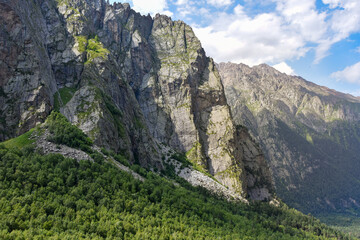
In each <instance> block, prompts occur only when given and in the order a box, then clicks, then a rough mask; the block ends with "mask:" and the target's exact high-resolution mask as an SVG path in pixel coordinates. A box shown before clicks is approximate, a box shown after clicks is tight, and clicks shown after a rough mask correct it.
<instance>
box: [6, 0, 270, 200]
mask: <svg viewBox="0 0 360 240" xmlns="http://www.w3.org/2000/svg"><path fill="white" fill-rule="evenodd" d="M0 3H1V9H2V10H1V11H0V17H1V19H3V20H4V22H5V23H6V24H5V25H4V26H1V27H0V31H1V33H3V34H2V35H1V37H2V38H3V40H4V41H0V42H5V43H6V46H8V45H9V46H10V45H11V46H12V47H11V48H8V47H6V46H1V45H0V50H1V51H0V59H1V60H2V62H0V64H2V65H1V69H10V70H7V71H5V73H3V74H2V75H1V79H0V81H1V82H0V83H1V84H0V87H1V90H3V91H0V102H2V103H3V102H5V103H6V102H7V101H10V102H11V103H10V102H9V103H6V104H4V105H2V106H3V107H2V108H1V109H0V110H1V112H0V116H2V117H3V118H4V119H5V120H6V121H1V122H4V123H2V125H3V127H2V130H3V133H2V135H1V136H0V139H2V140H4V139H7V138H8V137H11V136H14V135H15V134H14V132H15V131H14V132H13V133H11V134H10V133H8V132H5V131H4V130H5V129H7V128H8V126H9V127H11V128H12V129H14V130H16V131H17V132H19V133H20V132H23V131H26V130H29V129H30V128H31V127H33V126H35V125H36V124H37V123H39V122H42V121H43V120H44V118H45V117H46V116H47V115H48V113H49V111H50V110H52V109H53V108H54V106H55V104H56V106H57V107H59V108H60V111H61V112H62V113H63V114H64V115H65V116H66V117H67V118H68V119H69V120H70V121H71V122H72V123H74V124H76V125H77V126H78V127H79V128H80V129H82V130H83V131H84V132H86V133H87V134H88V135H89V136H90V137H91V138H92V139H93V140H94V142H95V143H96V144H97V145H99V146H102V147H106V148H111V149H113V150H115V151H117V152H121V153H123V154H124V155H125V156H126V157H128V158H129V159H130V161H131V162H139V163H140V164H142V165H143V166H147V167H156V168H158V169H161V168H162V163H161V160H160V159H161V156H160V151H159V148H158V146H157V144H156V141H159V142H162V143H164V144H166V145H169V146H170V147H172V148H173V149H176V150H177V151H180V152H183V153H186V154H187V156H188V158H189V159H190V160H191V161H192V162H193V163H195V164H197V165H199V166H200V167H201V168H203V169H204V171H207V172H209V173H210V174H211V175H213V176H214V177H215V178H216V179H217V180H218V181H219V182H220V183H222V184H223V185H225V186H227V187H229V189H230V190H231V191H233V192H235V193H237V194H240V195H242V196H246V195H248V193H249V195H250V196H252V194H250V192H251V191H252V189H253V188H254V187H255V188H257V187H258V184H257V183H258V182H259V180H260V179H262V180H264V179H266V183H264V184H262V185H261V188H267V189H268V190H269V192H270V193H271V192H272V187H271V181H270V180H269V179H270V177H268V174H267V173H266V177H264V178H263V177H261V176H258V174H262V173H263V172H265V170H259V171H255V170H254V169H256V170H257V169H263V165H262V164H263V158H262V157H259V156H261V153H260V150H259V149H257V152H254V151H248V148H249V144H247V145H246V144H245V143H247V142H249V141H250V140H249V141H248V140H247V139H248V138H249V136H246V135H244V134H241V133H239V132H238V131H237V129H236V127H235V125H234V124H233V119H232V116H231V114H230V108H229V106H228V105H227V101H226V98H225V94H224V89H223V85H222V83H221V80H220V75H219V73H218V71H217V69H216V67H215V65H214V62H213V60H212V59H211V58H208V57H207V56H206V55H205V52H204V50H203V49H202V47H201V43H200V41H199V40H198V39H197V38H196V36H195V34H194V33H193V31H192V29H191V28H190V27H189V26H188V25H186V24H185V23H184V22H182V21H172V20H171V18H169V17H167V16H164V15H156V16H155V17H154V18H151V17H150V16H142V15H140V14H139V13H136V12H135V11H133V10H131V8H130V7H129V5H128V4H120V3H114V4H113V5H109V4H107V3H106V2H105V1H104V0H66V1H65V0H57V1H55V0H49V1H43V0H34V1H32V2H31V3H30V2H29V1H25V0H18V1H8V0H1V1H0ZM30 4H31V5H32V6H30ZM30 16H31V17H30ZM24 46H25V47H24ZM7 49H13V50H12V51H13V52H11V54H8V52H7V51H8V50H7ZM9 56H10V57H9ZM24 82H26V84H23V83H24ZM71 89H72V90H71ZM64 92H65V93H64ZM64 95H66V96H64ZM69 95H70V96H69ZM1 122H0V123H1ZM5 122H6V124H5ZM0 130H1V128H0ZM242 137H245V139H242ZM244 144H245V145H244ZM253 154H255V155H253ZM248 162H251V164H248ZM245 163H246V164H247V165H249V166H250V165H251V167H247V166H246V165H245ZM253 170H254V171H253ZM248 171H252V172H251V173H250V172H248ZM247 176H251V177H252V180H251V182H249V183H250V184H248V183H247ZM260 195H261V196H262V197H263V198H264V199H265V198H269V196H270V195H266V194H260ZM257 198H258V199H260V198H261V197H257Z"/></svg>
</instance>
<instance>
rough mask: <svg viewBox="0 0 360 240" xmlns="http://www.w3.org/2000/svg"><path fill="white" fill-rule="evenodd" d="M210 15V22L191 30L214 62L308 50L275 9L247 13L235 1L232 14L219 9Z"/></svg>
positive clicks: (272, 58)
mask: <svg viewBox="0 0 360 240" xmlns="http://www.w3.org/2000/svg"><path fill="white" fill-rule="evenodd" d="M214 18H215V20H214V21H213V22H212V23H211V24H210V26H208V27H205V28H194V31H195V33H196V35H197V36H198V37H199V38H200V40H201V42H202V44H203V46H204V49H205V50H206V52H207V54H208V55H210V56H212V57H214V58H215V61H217V62H222V61H224V62H227V61H232V62H237V63H239V62H243V63H245V64H248V65H256V64H260V63H264V62H266V63H278V62H282V61H285V60H286V59H292V58H298V57H300V56H304V55H305V53H306V51H307V50H308V49H307V48H306V47H305V41H304V38H303V37H302V36H301V35H300V34H299V33H298V31H296V30H294V29H292V28H291V27H289V26H286V25H284V20H283V18H282V17H281V16H278V15H277V14H275V13H263V14H259V15H256V16H255V17H249V16H247V15H246V13H245V12H244V9H243V7H242V6H241V5H238V6H237V7H235V8H234V13H233V14H226V13H220V14H219V15H218V16H216V15H215V16H214Z"/></svg>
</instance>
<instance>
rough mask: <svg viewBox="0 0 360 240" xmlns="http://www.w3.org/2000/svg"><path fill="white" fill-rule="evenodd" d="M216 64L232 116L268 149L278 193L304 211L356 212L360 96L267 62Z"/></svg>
mask: <svg viewBox="0 0 360 240" xmlns="http://www.w3.org/2000/svg"><path fill="white" fill-rule="evenodd" d="M217 67H218V69H219V72H220V75H221V79H222V82H223V84H224V88H225V93H226V98H227V101H228V103H229V105H230V107H231V111H232V114H233V117H234V120H235V123H236V124H238V125H242V126H245V127H247V128H248V129H249V131H250V133H251V135H252V136H253V137H254V138H255V139H256V140H257V141H258V142H259V143H260V145H261V147H262V149H263V150H264V151H265V155H266V157H267V159H268V163H269V165H270V168H271V171H272V174H273V178H274V182H275V186H276V192H277V194H278V196H279V197H280V198H281V199H283V200H284V201H285V202H286V203H288V204H289V205H290V206H293V207H296V208H297V209H300V210H301V211H303V212H305V213H309V212H311V213H313V214H319V213H324V212H333V213H334V212H342V213H344V212H348V213H349V212H353V211H355V212H353V213H354V214H355V213H359V207H360V99H359V98H357V97H354V96H351V95H349V94H344V93H340V92H336V91H334V90H331V89H328V88H326V87H321V86H318V85H316V84H313V83H311V82H308V81H306V80H304V79H303V78H301V77H298V76H288V75H286V74H283V73H280V72H279V71H277V70H275V69H274V68H272V67H270V66H268V65H266V64H262V65H258V66H254V67H248V66H246V65H244V64H233V63H220V64H218V65H217Z"/></svg>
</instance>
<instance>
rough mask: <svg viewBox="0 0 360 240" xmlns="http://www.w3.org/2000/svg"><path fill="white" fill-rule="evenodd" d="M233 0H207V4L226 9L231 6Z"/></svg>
mask: <svg viewBox="0 0 360 240" xmlns="http://www.w3.org/2000/svg"><path fill="white" fill-rule="evenodd" d="M233 2H234V1H233V0H207V3H208V4H210V5H213V6H215V7H226V6H229V5H231V4H233Z"/></svg>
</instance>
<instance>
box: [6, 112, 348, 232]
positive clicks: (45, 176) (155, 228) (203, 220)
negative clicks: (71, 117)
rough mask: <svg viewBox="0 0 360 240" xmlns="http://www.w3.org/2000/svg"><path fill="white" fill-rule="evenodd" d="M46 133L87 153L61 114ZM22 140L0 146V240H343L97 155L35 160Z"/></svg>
mask: <svg viewBox="0 0 360 240" xmlns="http://www.w3.org/2000/svg"><path fill="white" fill-rule="evenodd" d="M45 126H46V128H47V129H48V130H49V131H50V133H52V136H51V137H50V138H49V140H51V141H54V142H56V143H59V144H60V143H62V144H67V145H71V146H72V147H76V148H81V149H84V150H88V151H90V150H89V149H90V148H89V146H90V145H91V144H92V143H91V141H90V140H89V139H88V138H87V137H86V135H84V133H82V132H81V131H80V130H79V129H77V128H76V127H75V126H72V125H71V124H70V123H69V122H68V121H67V120H66V118H64V117H63V116H61V114H58V113H53V114H51V115H50V117H49V118H48V120H47V122H46V124H45ZM75 129H77V130H75ZM32 132H41V129H40V130H39V129H37V130H32ZM69 135H71V136H72V137H70V136H69ZM24 136H25V137H24ZM26 137H29V134H27V135H23V136H20V137H18V138H17V139H13V140H10V141H7V142H5V143H4V144H0V159H1V160H0V239H306V238H308V239H350V237H349V236H346V235H344V234H342V233H340V232H338V231H336V230H334V229H331V228H329V227H327V226H326V225H324V224H322V223H320V221H319V220H317V219H315V218H314V217H312V216H306V215H303V214H301V213H300V212H298V211H296V210H294V209H289V208H288V207H287V206H286V205H285V204H281V206H280V207H275V206H271V205H270V204H268V203H265V202H256V203H251V204H245V203H240V202H229V201H226V200H224V199H222V198H220V197H217V196H214V195H212V194H211V193H209V192H208V191H207V190H205V189H204V188H195V187H192V186H191V185H190V184H188V183H187V182H185V181H184V180H181V179H180V178H175V179H171V177H170V176H173V172H172V170H171V168H169V167H168V168H166V170H164V171H162V172H163V173H162V175H161V176H160V175H158V174H155V173H153V172H151V171H148V170H146V169H144V168H141V167H140V166H138V165H133V166H132V169H134V170H135V171H137V172H138V173H139V174H141V175H142V176H143V177H144V179H145V180H144V181H140V180H137V179H135V178H133V176H132V175H131V174H129V173H127V172H124V171H121V170H119V169H118V168H116V167H115V166H114V165H113V164H111V163H110V162H108V161H107V160H106V159H105V158H104V155H102V154H100V153H96V152H91V153H90V152H89V153H90V154H91V155H92V157H93V159H94V161H85V160H81V161H78V160H75V159H70V158H65V157H64V156H62V155H60V154H49V155H42V154H40V153H38V152H37V150H35V148H34V146H33V145H32V141H25V139H26ZM75 138H78V139H75ZM20 140H21V141H20ZM10 143H11V144H10ZM19 143H25V144H22V145H21V144H19ZM116 159H118V160H121V162H123V163H124V162H125V161H126V160H125V159H124V158H123V157H120V155H117V156H116ZM175 180H176V182H175Z"/></svg>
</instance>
